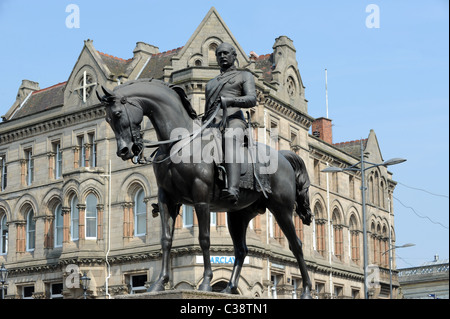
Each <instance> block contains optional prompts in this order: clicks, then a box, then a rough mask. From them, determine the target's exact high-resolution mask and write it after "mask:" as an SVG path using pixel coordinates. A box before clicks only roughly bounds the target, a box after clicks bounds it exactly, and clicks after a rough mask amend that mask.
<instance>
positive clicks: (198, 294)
mask: <svg viewBox="0 0 450 319" xmlns="http://www.w3.org/2000/svg"><path fill="white" fill-rule="evenodd" d="M114 299H203V300H205V299H249V298H248V297H244V296H241V295H230V294H223V293H219V292H205V291H198V290H168V291H161V292H146V293H142V294H135V295H118V296H114Z"/></svg>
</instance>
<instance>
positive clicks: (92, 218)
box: [85, 194, 97, 239]
mask: <svg viewBox="0 0 450 319" xmlns="http://www.w3.org/2000/svg"><path fill="white" fill-rule="evenodd" d="M85 219H86V222H85V225H86V229H85V231H86V239H96V238H97V197H95V195H94V194H89V195H88V196H87V197H86V216H85Z"/></svg>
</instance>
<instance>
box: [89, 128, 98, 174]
mask: <svg viewBox="0 0 450 319" xmlns="http://www.w3.org/2000/svg"><path fill="white" fill-rule="evenodd" d="M88 143H89V145H88V153H89V158H88V160H89V166H90V167H96V166H97V144H96V142H95V133H88Z"/></svg>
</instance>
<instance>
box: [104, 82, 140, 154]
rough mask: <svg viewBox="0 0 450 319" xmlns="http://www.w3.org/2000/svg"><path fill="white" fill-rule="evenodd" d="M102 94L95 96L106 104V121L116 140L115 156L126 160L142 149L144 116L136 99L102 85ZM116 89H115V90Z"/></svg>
mask: <svg viewBox="0 0 450 319" xmlns="http://www.w3.org/2000/svg"><path fill="white" fill-rule="evenodd" d="M102 90H103V93H104V96H100V95H99V94H98V92H97V97H98V98H99V100H100V101H101V102H102V103H103V104H104V105H105V106H106V121H107V122H108V124H109V125H110V126H111V128H112V130H113V131H114V134H115V136H116V141H117V156H119V157H120V158H122V160H124V161H126V160H129V159H131V158H133V157H134V156H138V155H139V154H140V153H141V151H142V147H143V146H142V135H141V122H142V119H143V116H144V113H143V111H142V108H141V107H140V106H139V104H138V103H137V102H136V99H133V98H131V97H127V96H126V95H121V94H120V93H119V92H112V91H110V90H108V89H106V88H104V87H103V86H102ZM115 91H117V90H115Z"/></svg>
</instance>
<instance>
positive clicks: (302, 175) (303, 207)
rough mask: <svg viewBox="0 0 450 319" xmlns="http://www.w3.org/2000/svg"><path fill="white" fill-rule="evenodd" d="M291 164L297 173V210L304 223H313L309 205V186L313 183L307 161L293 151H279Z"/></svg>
mask: <svg viewBox="0 0 450 319" xmlns="http://www.w3.org/2000/svg"><path fill="white" fill-rule="evenodd" d="M279 152H280V154H281V155H283V156H284V157H285V158H286V159H287V160H288V162H289V163H290V164H291V166H292V168H293V169H294V173H295V184H296V195H295V203H296V205H295V212H296V213H297V215H298V216H299V217H300V218H301V220H302V221H303V224H305V225H309V224H311V220H312V214H311V209H310V207H309V195H308V193H307V192H308V188H309V186H310V185H311V183H310V181H309V176H308V172H307V171H306V165H305V162H304V161H303V160H302V158H301V157H300V156H298V155H297V154H295V153H294V152H292V151H286V150H281V151H279Z"/></svg>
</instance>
